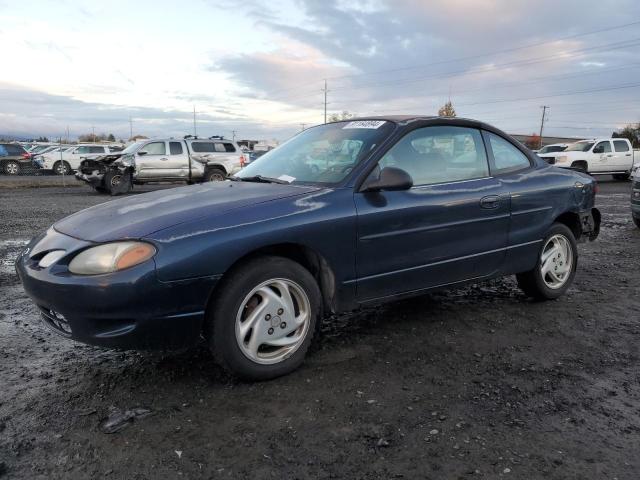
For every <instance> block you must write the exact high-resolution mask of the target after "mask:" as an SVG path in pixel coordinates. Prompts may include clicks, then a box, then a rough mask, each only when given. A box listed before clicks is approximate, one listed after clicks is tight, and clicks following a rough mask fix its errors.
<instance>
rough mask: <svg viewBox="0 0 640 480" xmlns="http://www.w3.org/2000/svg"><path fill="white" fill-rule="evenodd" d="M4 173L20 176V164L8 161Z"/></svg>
mask: <svg viewBox="0 0 640 480" xmlns="http://www.w3.org/2000/svg"><path fill="white" fill-rule="evenodd" d="M4 172H5V173H6V174H7V175H19V174H20V164H19V163H18V162H15V161H13V160H10V161H8V162H7V163H5V164H4Z"/></svg>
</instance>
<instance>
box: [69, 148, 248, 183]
mask: <svg viewBox="0 0 640 480" xmlns="http://www.w3.org/2000/svg"><path fill="white" fill-rule="evenodd" d="M246 163H247V158H246V155H245V154H244V153H243V152H242V151H241V150H240V147H238V145H237V144H236V143H235V142H233V141H231V140H227V139H225V138H224V137H221V136H213V137H209V138H207V139H199V138H198V137H195V136H191V135H188V136H186V137H185V138H184V139H182V140H177V139H173V138H169V139H150V140H143V141H139V142H136V143H133V144H131V145H129V146H128V147H127V148H126V149H125V150H123V151H122V152H119V153H117V154H113V155H104V156H100V157H97V158H92V159H85V160H84V161H82V162H81V163H80V166H79V168H78V171H77V173H76V178H78V179H79V180H82V181H84V182H86V183H88V184H89V185H91V186H92V187H93V188H94V189H95V190H96V191H98V192H101V193H109V194H111V195H119V194H122V193H127V192H129V191H130V190H131V189H132V188H133V185H139V184H144V183H152V182H167V181H168V182H175V181H183V182H187V183H194V182H201V181H222V180H224V179H225V178H226V177H227V176H228V175H232V174H234V173H236V172H238V171H239V170H240V169H241V168H242V167H243V166H244V165H245V164H246Z"/></svg>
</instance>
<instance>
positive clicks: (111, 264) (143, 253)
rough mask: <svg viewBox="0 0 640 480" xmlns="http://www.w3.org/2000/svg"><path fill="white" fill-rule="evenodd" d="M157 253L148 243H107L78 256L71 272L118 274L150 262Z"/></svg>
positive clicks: (72, 263) (81, 273) (74, 260)
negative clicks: (147, 261) (119, 271)
mask: <svg viewBox="0 0 640 480" xmlns="http://www.w3.org/2000/svg"><path fill="white" fill-rule="evenodd" d="M155 253H156V249H155V247H154V246H153V245H150V244H148V243H143V242H114V243H106V244H104V245H99V246H97V247H93V248H89V249H87V250H85V251H84V252H81V253H79V254H78V255H76V257H75V258H74V259H73V260H71V263H70V264H69V271H70V272H71V273H75V274H78V275H98V274H101V273H111V272H117V271H118V270H124V269H125V268H129V267H133V266H134V265H138V264H139V263H142V262H144V261H146V260H149V259H150V258H151V257H153V256H154V255H155Z"/></svg>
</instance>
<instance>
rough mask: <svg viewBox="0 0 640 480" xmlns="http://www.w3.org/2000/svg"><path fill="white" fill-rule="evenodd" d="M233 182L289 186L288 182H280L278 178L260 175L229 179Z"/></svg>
mask: <svg viewBox="0 0 640 480" xmlns="http://www.w3.org/2000/svg"><path fill="white" fill-rule="evenodd" d="M229 179H230V180H233V181H234V182H256V183H279V184H281V185H289V184H290V182H287V181H286V180H280V179H279V178H272V177H263V176H262V175H254V176H252V177H236V176H232V177H229Z"/></svg>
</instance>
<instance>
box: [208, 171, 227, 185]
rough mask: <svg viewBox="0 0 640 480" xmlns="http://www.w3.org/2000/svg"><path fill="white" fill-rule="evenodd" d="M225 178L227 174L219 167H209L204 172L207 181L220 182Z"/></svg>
mask: <svg viewBox="0 0 640 480" xmlns="http://www.w3.org/2000/svg"><path fill="white" fill-rule="evenodd" d="M226 178H227V176H226V174H225V173H224V170H222V169H221V168H210V169H209V170H207V172H206V173H205V180H206V181H207V182H222V181H223V180H225V179H226Z"/></svg>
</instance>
